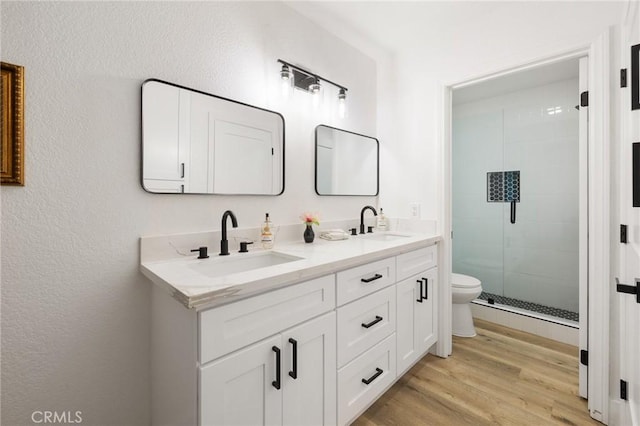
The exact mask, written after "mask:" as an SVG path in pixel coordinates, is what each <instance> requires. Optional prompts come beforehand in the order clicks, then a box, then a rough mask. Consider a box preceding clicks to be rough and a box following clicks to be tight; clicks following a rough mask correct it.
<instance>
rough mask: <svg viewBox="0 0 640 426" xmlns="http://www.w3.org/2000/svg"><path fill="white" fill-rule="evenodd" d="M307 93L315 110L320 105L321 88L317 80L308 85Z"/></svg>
mask: <svg viewBox="0 0 640 426" xmlns="http://www.w3.org/2000/svg"><path fill="white" fill-rule="evenodd" d="M309 92H311V97H312V98H313V101H312V102H313V107H314V108H317V107H318V105H320V96H321V94H322V86H320V83H319V82H318V80H316V82H315V83H312V84H310V85H309Z"/></svg>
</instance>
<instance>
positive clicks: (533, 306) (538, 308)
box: [478, 291, 579, 322]
mask: <svg viewBox="0 0 640 426" xmlns="http://www.w3.org/2000/svg"><path fill="white" fill-rule="evenodd" d="M478 299H480V300H486V301H489V299H493V301H494V302H495V303H499V304H501V305H507V306H513V307H515V308H520V309H526V310H527V311H532V312H537V313H539V314H545V315H550V316H553V317H556V318H563V319H566V320H570V321H576V322H577V321H578V320H579V315H578V313H577V312H571V311H567V310H565V309H558V308H552V307H551V306H544V305H539V304H537V303H531V302H525V301H524V300H518V299H512V298H511V297H504V296H500V295H498V294H491V293H486V292H484V291H483V292H482V293H481V294H480V297H478Z"/></svg>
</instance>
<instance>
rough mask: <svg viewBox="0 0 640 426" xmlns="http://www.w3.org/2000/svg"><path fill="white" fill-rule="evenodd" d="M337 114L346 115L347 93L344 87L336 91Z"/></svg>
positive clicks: (342, 116) (343, 116)
mask: <svg viewBox="0 0 640 426" xmlns="http://www.w3.org/2000/svg"><path fill="white" fill-rule="evenodd" d="M338 116H339V117H340V118H345V117H346V116H347V93H346V91H345V90H344V89H340V93H338Z"/></svg>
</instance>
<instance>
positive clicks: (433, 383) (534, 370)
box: [353, 319, 601, 426]
mask: <svg viewBox="0 0 640 426" xmlns="http://www.w3.org/2000/svg"><path fill="white" fill-rule="evenodd" d="M475 324H476V331H477V333H478V335H477V336H476V337H475V338H472V339H465V338H459V337H454V338H453V354H452V355H451V356H450V357H449V358H448V359H442V358H438V357H435V356H433V355H427V356H426V357H424V358H423V359H422V360H420V361H419V362H418V363H417V364H416V365H415V366H414V367H413V368H412V369H411V370H409V372H408V373H407V374H405V375H404V376H403V377H402V378H401V379H400V380H398V382H397V383H396V384H395V385H394V386H393V387H392V388H391V389H389V390H388V391H387V392H386V393H385V394H384V395H383V396H382V397H381V398H380V399H379V400H378V401H376V403H375V404H374V405H372V406H371V407H370V408H369V409H368V410H367V411H366V412H365V413H364V414H363V415H362V416H360V418H358V419H357V420H356V421H355V422H354V423H353V424H354V425H357V426H369V425H402V426H407V425H456V426H457V425H474V426H475V425H490V424H491V425H496V424H499V425H555V424H558V425H601V423H599V422H597V421H595V420H593V419H592V418H591V417H589V412H588V410H587V402H586V401H585V400H583V399H582V398H580V397H579V396H578V358H577V356H578V355H577V353H578V350H577V348H576V347H575V346H571V345H566V344H563V343H558V342H555V341H553V340H549V339H545V338H543V337H539V336H535V335H533V334H529V333H525V332H522V331H518V330H514V329H511V328H507V327H503V326H500V325H497V324H493V323H490V322H487V321H482V320H477V319H476V320H475Z"/></svg>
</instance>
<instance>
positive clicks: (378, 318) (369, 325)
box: [362, 315, 382, 328]
mask: <svg viewBox="0 0 640 426" xmlns="http://www.w3.org/2000/svg"><path fill="white" fill-rule="evenodd" d="M380 321H382V317H381V316H378V315H376V319H374V320H373V321H371V322H370V323H369V324H365V323H362V326H363V327H364V328H369V327H371V326H374V325H376V324H377V323H379V322H380Z"/></svg>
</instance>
